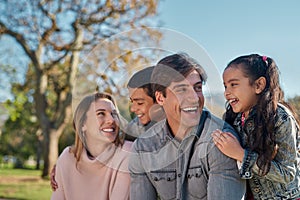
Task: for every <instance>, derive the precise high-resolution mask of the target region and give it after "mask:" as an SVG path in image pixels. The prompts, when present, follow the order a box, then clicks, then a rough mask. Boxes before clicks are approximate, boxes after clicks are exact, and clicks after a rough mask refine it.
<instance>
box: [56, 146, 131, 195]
mask: <svg viewBox="0 0 300 200" xmlns="http://www.w3.org/2000/svg"><path fill="white" fill-rule="evenodd" d="M131 144H132V143H131V142H125V143H124V145H123V147H122V148H120V147H116V146H115V145H111V147H110V148H109V149H106V151H105V152H103V153H102V154H101V155H99V156H97V158H96V159H94V160H91V159H90V158H89V157H88V156H87V153H86V151H85V150H84V151H83V152H82V155H81V158H80V161H79V162H78V165H77V167H76V159H75V157H74V154H73V153H71V152H70V147H67V148H65V149H64V151H63V152H62V154H61V155H60V157H59V159H58V160H57V164H56V175H55V179H56V181H57V183H58V189H57V190H56V191H55V192H53V194H52V197H51V199H53V200H61V199H69V200H87V199H88V200H93V199H95V200H123V199H124V200H128V199H129V191H130V190H129V186H130V175H129V171H128V156H129V153H130V148H131Z"/></svg>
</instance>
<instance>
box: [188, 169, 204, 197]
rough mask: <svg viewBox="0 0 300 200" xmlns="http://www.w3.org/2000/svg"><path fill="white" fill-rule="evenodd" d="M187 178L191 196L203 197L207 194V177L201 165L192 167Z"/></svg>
mask: <svg viewBox="0 0 300 200" xmlns="http://www.w3.org/2000/svg"><path fill="white" fill-rule="evenodd" d="M186 178H187V187H188V193H189V195H190V196H193V197H195V198H197V199H202V198H204V197H205V196H206V195H207V179H206V176H205V174H203V171H202V168H201V166H197V167H191V168H190V169H189V170H188V172H187V177H186Z"/></svg>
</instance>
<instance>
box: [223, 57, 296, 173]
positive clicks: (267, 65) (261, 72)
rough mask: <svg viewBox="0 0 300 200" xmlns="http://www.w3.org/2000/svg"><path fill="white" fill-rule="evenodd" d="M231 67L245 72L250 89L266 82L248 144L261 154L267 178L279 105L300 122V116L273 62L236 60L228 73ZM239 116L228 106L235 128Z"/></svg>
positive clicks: (266, 59) (228, 117)
mask: <svg viewBox="0 0 300 200" xmlns="http://www.w3.org/2000/svg"><path fill="white" fill-rule="evenodd" d="M230 67H232V68H239V69H241V70H242V72H243V74H244V76H246V77H247V78H249V81H250V85H253V84H254V82H255V81H256V80H257V79H258V78H260V77H265V79H266V87H265V89H264V90H263V91H262V92H261V93H260V94H259V99H258V102H257V105H256V116H255V119H254V123H255V127H254V130H253V131H252V132H251V133H248V134H249V136H248V141H247V142H248V145H249V148H250V149H251V150H253V151H256V152H257V153H258V159H257V162H256V164H257V166H258V167H259V169H260V170H259V174H260V175H262V176H263V175H266V174H267V173H268V172H269V170H270V167H271V161H272V159H273V158H272V157H273V153H274V151H275V145H276V143H275V136H274V128H275V115H276V109H277V106H278V103H281V104H283V105H285V106H286V107H288V108H289V109H290V110H291V112H292V113H293V114H294V116H295V118H296V119H297V117H296V113H295V112H294V110H293V109H292V108H291V107H290V106H289V105H288V103H287V102H285V100H284V92H283V90H282V89H281V87H280V82H279V70H278V67H277V65H276V64H275V62H274V60H273V59H272V58H270V57H265V56H261V55H258V54H251V55H244V56H240V57H238V58H236V59H234V60H232V61H231V62H230V63H229V64H228V65H227V67H226V68H225V70H226V69H227V68H230ZM225 70H224V71H225ZM237 114H238V113H234V112H233V110H232V107H231V106H230V104H229V103H227V104H226V112H225V121H227V122H228V123H229V124H231V125H233V122H234V119H235V118H236V117H237ZM297 121H299V120H297Z"/></svg>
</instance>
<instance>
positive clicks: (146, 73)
mask: <svg viewBox="0 0 300 200" xmlns="http://www.w3.org/2000/svg"><path fill="white" fill-rule="evenodd" d="M153 69H154V66H151V67H147V68H144V69H142V70H140V71H138V72H136V73H135V74H134V75H133V76H132V77H131V78H130V80H129V81H128V84H127V88H128V91H129V98H130V102H131V106H130V111H131V112H132V113H134V114H135V118H134V119H133V120H132V121H130V122H129V123H128V124H126V123H123V126H125V130H126V131H125V132H126V133H127V134H126V139H127V140H131V141H133V140H135V139H136V138H137V137H138V136H139V135H141V134H142V133H144V132H145V131H146V130H147V129H149V128H150V127H151V126H152V125H153V124H155V123H156V122H157V121H159V120H161V119H162V118H163V117H164V115H163V112H155V111H157V109H155V108H157V104H156V100H155V96H154V93H153V91H152V90H153V88H152V84H151V74H152V71H153ZM151 113H152V114H154V113H158V114H156V116H158V117H153V115H151Z"/></svg>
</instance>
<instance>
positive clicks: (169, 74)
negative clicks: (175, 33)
mask: <svg viewBox="0 0 300 200" xmlns="http://www.w3.org/2000/svg"><path fill="white" fill-rule="evenodd" d="M205 81H206V73H205V71H204V70H203V68H202V67H201V66H200V65H199V64H198V63H197V62H196V61H195V60H194V59H192V58H191V57H189V56H188V55H186V54H173V55H170V56H167V57H165V58H163V59H162V60H160V61H159V62H158V64H157V65H156V66H155V68H154V70H153V72H152V78H151V82H152V83H154V85H153V91H154V93H155V98H156V102H157V103H158V105H160V106H161V107H162V108H163V110H164V112H165V115H166V119H164V120H161V121H159V122H157V123H156V124H155V125H153V126H152V127H151V128H150V129H148V130H147V131H146V132H145V133H144V134H142V135H141V136H139V137H138V138H137V139H136V140H135V142H134V145H133V154H132V155H131V157H130V161H129V170H130V173H131V191H130V199H133V200H140V199H143V200H153V199H157V197H160V199H187V200H189V199H218V200H219V199H242V197H243V195H244V193H245V182H244V181H243V180H242V179H240V178H239V174H238V169H237V165H236V162H235V161H234V160H233V159H231V158H229V157H227V156H225V155H224V154H222V153H221V152H220V151H219V150H218V148H216V146H215V145H214V143H213V141H212V138H211V133H212V131H213V130H215V129H217V128H219V129H222V130H227V131H229V132H231V133H233V134H234V135H236V133H235V132H234V130H233V128H232V127H230V126H229V125H228V124H225V123H224V121H222V120H221V119H219V118H217V117H215V116H214V115H212V114H211V113H210V112H209V111H208V110H206V109H203V107H204V96H203V93H202V84H203V83H204V82H205Z"/></svg>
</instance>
